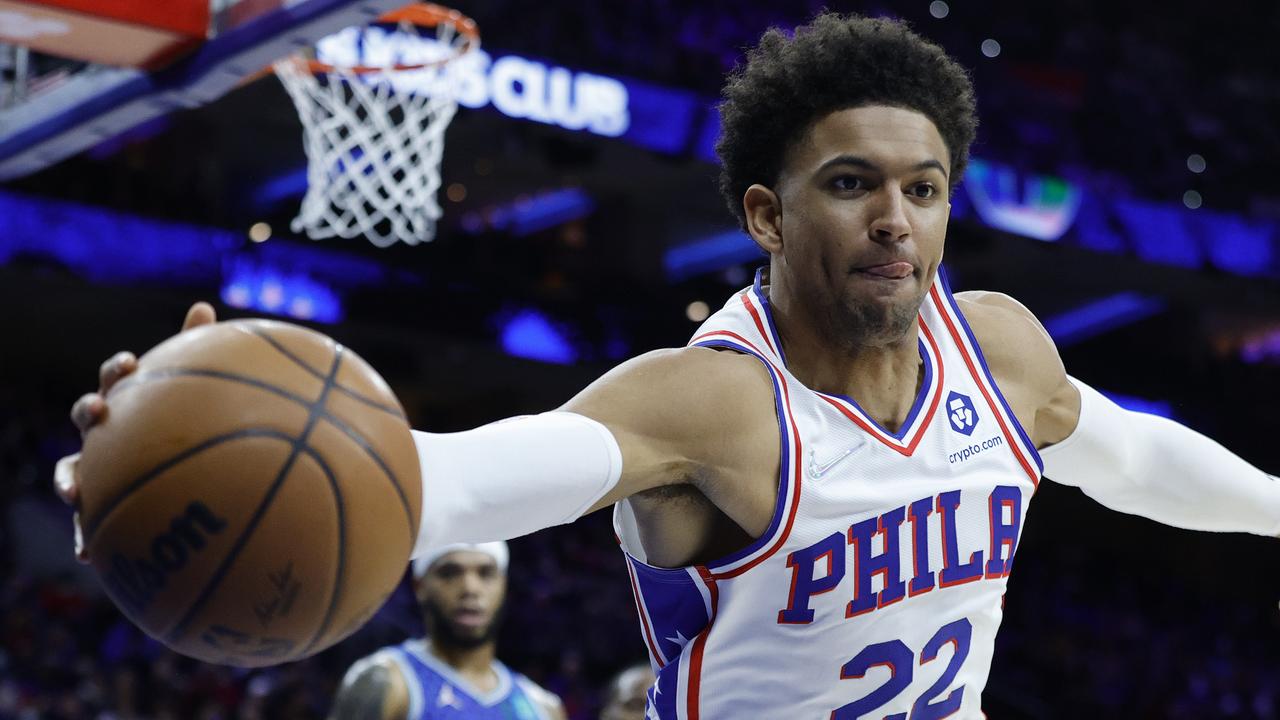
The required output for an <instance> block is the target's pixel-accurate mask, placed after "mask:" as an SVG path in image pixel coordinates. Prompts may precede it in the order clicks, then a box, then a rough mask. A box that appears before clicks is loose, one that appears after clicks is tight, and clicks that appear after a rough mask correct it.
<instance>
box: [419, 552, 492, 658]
mask: <svg viewBox="0 0 1280 720" xmlns="http://www.w3.org/2000/svg"><path fill="white" fill-rule="evenodd" d="M416 590H417V595H418V602H419V604H421V606H422V609H423V612H424V614H425V616H426V621H427V626H428V627H427V630H428V631H429V632H430V633H431V634H432V636H433V637H434V638H436V639H437V640H442V641H444V642H446V643H449V644H452V645H460V646H463V647H473V646H476V645H480V644H483V643H486V642H488V641H490V640H492V639H493V637H494V635H495V634H496V632H497V626H498V614H499V611H500V610H501V609H502V602H503V599H504V598H505V596H506V592H507V578H506V575H505V574H503V573H502V571H501V570H500V569H499V568H498V564H497V563H496V562H495V561H494V559H493V558H492V557H490V556H489V555H486V554H484V553H479V552H472V551H470V550H459V551H457V552H452V553H449V554H447V555H445V556H443V557H441V558H440V559H439V560H436V561H435V563H433V564H432V565H431V569H429V570H428V571H427V573H426V575H424V576H423V577H422V578H421V579H420V580H419V581H418V583H417V585H416Z"/></svg>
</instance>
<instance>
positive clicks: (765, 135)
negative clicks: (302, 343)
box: [59, 14, 1280, 720]
mask: <svg viewBox="0 0 1280 720" xmlns="http://www.w3.org/2000/svg"><path fill="white" fill-rule="evenodd" d="M720 111H721V117H722V120H723V133H722V137H721V139H720V142H719V145H718V146H717V150H718V152H719V155H720V158H721V160H722V162H723V166H722V174H721V187H722V189H723V192H724V194H725V196H726V199H727V200H728V201H729V205H730V208H731V210H732V211H733V212H734V214H735V215H736V216H737V219H738V221H739V223H740V224H741V226H742V227H743V228H744V229H745V230H746V231H747V232H748V233H750V235H751V237H752V238H753V239H754V240H755V242H756V243H757V244H758V245H759V246H760V248H761V249H763V250H764V251H765V252H767V253H768V256H769V259H768V266H767V267H766V268H763V269H762V270H761V272H760V273H759V274H758V275H757V277H756V281H755V283H754V284H753V285H752V286H751V287H748V288H745V289H744V290H742V291H741V292H739V293H736V294H734V295H733V296H732V297H730V298H729V300H728V302H726V303H725V305H724V307H723V308H722V309H721V310H719V311H718V312H716V313H715V314H714V315H712V316H711V317H710V318H708V320H707V321H706V322H705V323H704V324H703V325H702V326H701V327H700V328H699V329H698V331H697V332H696V333H695V335H694V337H693V339H692V340H691V341H690V342H689V345H688V347H684V348H680V349H671V350H659V351H655V352H651V353H647V354H645V355H642V356H640V357H637V358H635V359H632V360H630V361H628V362H626V363H623V364H622V365H621V366H619V367H617V368H615V369H614V370H612V371H611V372H609V373H607V374H606V375H604V376H603V377H602V378H600V379H599V380H597V381H596V382H594V383H593V384H591V385H590V386H588V387H587V388H586V389H585V390H583V391H582V392H581V393H579V394H578V395H577V396H576V397H574V398H573V399H571V400H570V401H569V402H568V403H566V404H565V405H564V406H562V407H561V408H560V409H559V411H557V412H550V413H545V414H543V415H538V416H533V417H526V418H521V419H517V420H513V421H510V422H504V423H498V424H494V425H489V426H485V427H482V428H478V429H476V430H472V431H468V432H462V433H453V434H446V435H435V434H429V433H416V434H415V440H416V442H417V444H418V448H419V451H420V459H421V466H422V470H423V472H422V475H423V478H424V482H425V485H426V486H425V487H424V493H425V497H427V498H430V500H429V501H427V502H424V503H423V505H424V508H425V510H424V513H425V515H424V519H423V521H422V528H423V531H422V534H421V537H420V538H419V547H418V548H417V550H416V552H418V553H425V552H428V551H429V550H430V549H431V548H432V547H436V546H439V545H443V544H447V543H453V542H480V541H488V540H495V539H499V538H510V537H515V536H519V535H522V534H524V533H527V532H532V531H535V530H538V529H540V528H543V527H547V526H551V525H555V524H557V523H564V522H570V521H572V520H574V519H576V518H577V517H579V516H580V515H582V514H583V513H585V512H590V511H592V510H596V509H600V508H604V507H608V506H610V505H613V506H614V517H615V526H616V529H617V534H618V536H619V537H620V539H621V543H622V547H623V549H624V550H625V551H626V553H627V568H628V571H629V572H630V573H631V575H632V583H633V587H634V589H635V591H636V596H637V597H636V600H637V607H638V609H639V613H640V621H641V623H640V625H641V628H640V629H641V634H642V637H643V638H644V642H645V644H646V646H647V647H648V650H649V652H650V654H651V655H652V658H653V662H654V663H655V666H656V667H658V668H660V670H659V672H658V681H657V683H656V684H655V685H654V686H653V688H652V689H651V690H650V692H649V709H648V714H649V716H650V717H656V718H664V719H665V718H699V717H703V718H780V717H787V718H792V717H805V718H812V717H831V718H837V719H839V718H855V717H875V718H880V717H886V716H889V717H894V718H902V717H905V716H906V715H907V714H908V713H909V714H910V715H911V717H912V718H913V720H921V719H923V718H941V717H954V718H960V719H961V720H972V719H975V718H980V717H982V713H981V710H980V703H981V692H982V688H983V685H984V684H985V683H986V680H987V674H988V671H989V669H990V665H991V655H992V650H993V645H994V639H995V633H996V629H997V627H998V626H999V623H1000V618H1001V612H1002V611H1001V603H1002V597H1003V595H1004V591H1005V587H1006V583H1007V582H1008V576H1009V573H1010V571H1011V569H1012V565H1013V558H1014V555H1015V551H1016V549H1017V544H1018V539H1019V537H1020V535H1021V531H1022V525H1023V522H1024V520H1025V519H1026V517H1027V508H1028V503H1029V502H1030V500H1031V497H1032V495H1033V493H1034V491H1035V489H1036V487H1037V485H1038V484H1039V483H1040V482H1041V476H1042V475H1046V476H1048V477H1050V478H1052V479H1053V480H1056V481H1058V482H1060V483H1066V484H1069V485H1073V486H1077V487H1080V488H1081V489H1082V490H1084V492H1086V493H1087V494H1088V495H1090V496H1091V497H1093V498H1095V499H1096V500H1098V501H1099V502H1101V503H1103V504H1104V505H1107V506H1109V507H1111V508H1114V509H1116V510H1119V511H1122V512H1127V513H1134V514H1138V515H1142V516H1145V517H1148V518H1152V519H1154V520H1158V521H1161V522H1164V523H1168V524H1171V525H1175V526H1179V527H1184V528H1191V529H1200V530H1212V531H1241V532H1252V533H1257V534H1263V535H1270V536H1275V535H1276V534H1277V533H1280V483H1278V482H1276V481H1275V480H1274V479H1273V478H1272V477H1271V476H1269V475H1267V474H1265V473H1264V472H1262V471H1261V470H1259V469H1257V468H1255V467H1252V466H1251V465H1249V464H1248V463H1246V462H1245V461H1244V460H1242V459H1240V458H1239V457H1237V456H1236V455H1234V454H1232V453H1231V452H1229V451H1228V450H1226V449H1225V448H1223V447H1222V446H1221V445H1219V444H1217V443H1216V442H1214V441H1212V440H1210V439H1208V438H1206V437H1204V436H1202V435H1199V434H1197V433H1196V432H1194V431H1192V430H1190V429H1188V428H1185V427H1183V426H1181V425H1178V424H1176V423H1174V422H1172V421H1168V420H1165V419H1162V418H1158V417H1153V416H1150V415H1144V414H1141V413H1135V412H1129V411H1126V410H1124V409H1122V408H1120V407H1119V406H1117V405H1115V404H1114V403H1112V402H1111V401H1109V400H1108V399H1107V398H1105V397H1104V396H1102V395H1101V394H1099V393H1098V392H1096V391H1095V390H1093V389H1091V388H1090V387H1089V386H1088V385H1086V384H1085V383H1083V382H1081V381H1079V380H1076V379H1074V378H1071V377H1069V376H1068V375H1067V373H1066V371H1065V370H1064V369H1063V366H1062V362H1061V360H1060V359H1059V356H1058V353H1057V350H1056V349H1055V348H1054V345H1053V343H1052V341H1051V340H1050V338H1049V336H1048V334H1047V333H1046V332H1045V331H1044V329H1043V328H1042V327H1041V325H1040V323H1039V322H1037V320H1036V318H1035V317H1034V316H1033V315H1032V314H1031V313H1030V312H1029V311H1028V310H1027V309H1026V308H1024V307H1023V306H1022V305H1020V304H1019V303H1018V302H1016V301H1015V300H1014V299H1012V298H1009V297H1007V296H1004V295H1000V294H995V293H985V292H968V293H960V294H956V295H953V294H952V292H951V290H950V288H949V287H948V286H947V282H946V279H945V275H944V274H943V273H942V272H941V270H940V265H941V262H942V256H943V247H944V238H945V236H946V229H947V220H948V215H949V212H950V207H951V205H950V202H949V199H950V197H951V193H952V192H953V191H954V189H955V186H956V183H958V182H959V181H960V178H961V176H962V175H963V173H964V169H965V164H966V163H967V161H968V157H969V147H970V144H971V143H972V141H973V138H974V135H975V130H976V125H977V120H976V117H975V102H974V95H973V89H972V86H971V84H970V81H969V79H968V77H967V75H966V73H965V71H964V70H963V69H962V68H961V67H960V66H959V65H958V64H956V63H955V62H954V61H953V60H952V59H950V58H949V57H947V56H946V55H945V53H944V52H943V51H942V50H941V49H940V48H938V47H937V46H935V45H933V44H931V43H928V42H927V41H925V40H923V39H921V38H920V37H919V36H917V35H915V34H914V33H912V32H910V31H909V29H908V28H907V27H906V26H905V25H904V24H902V23H898V22H894V21H891V20H882V19H865V18H859V17H848V16H838V15H832V14H824V15H821V16H819V17H817V18H816V19H815V20H814V21H813V22H812V23H810V24H809V25H807V26H805V27H801V28H798V29H797V30H796V31H795V33H794V35H789V34H787V33H784V32H782V31H779V30H770V31H768V32H766V33H765V34H764V36H763V37H762V38H761V40H760V43H759V44H758V45H757V46H756V47H755V48H754V49H752V50H751V51H750V52H749V54H748V57H747V62H746V63H745V65H744V66H742V67H741V68H739V69H738V70H736V71H735V72H734V73H733V74H732V75H731V76H730V77H729V79H728V82H727V84H726V87H725V91H724V101H723V103H722V105H721V106H720ZM212 319H213V314H212V311H211V308H209V307H208V306H207V305H203V304H202V305H197V306H196V307H194V308H193V309H192V312H191V313H190V315H189V322H190V324H199V323H202V322H208V321H211V320H212ZM134 362H135V361H134V360H133V358H132V356H130V355H121V356H118V357H117V358H116V359H114V360H112V361H109V362H108V363H107V364H106V366H105V367H104V371H103V373H102V374H103V388H104V389H105V388H107V387H109V386H110V385H111V384H112V383H113V382H114V381H115V380H116V379H118V378H119V377H120V376H122V375H124V374H127V373H128V372H130V371H131V370H132V368H133V367H134ZM104 407H105V405H104V403H103V400H102V398H101V397H100V396H99V395H97V394H91V395H88V396H86V397H85V398H83V399H82V400H81V401H79V402H78V404H77V406H76V408H75V409H74V410H73V416H74V417H75V419H76V420H77V422H78V423H79V424H80V426H81V427H88V426H90V425H91V424H92V423H93V422H96V421H98V420H99V419H101V417H102V416H103V408H104ZM74 462H75V461H74V458H68V459H67V460H66V461H64V462H63V463H62V467H61V471H60V474H59V475H60V478H61V480H60V485H61V487H62V492H63V494H64V497H66V498H67V499H68V501H71V502H74V500H75V489H74V485H75V482H74V469H75V464H74ZM82 552H83V551H82Z"/></svg>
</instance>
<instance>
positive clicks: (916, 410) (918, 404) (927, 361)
mask: <svg viewBox="0 0 1280 720" xmlns="http://www.w3.org/2000/svg"><path fill="white" fill-rule="evenodd" d="M916 342H917V343H919V353H920V359H921V360H923V361H924V381H923V382H921V383H920V391H919V392H917V393H916V401H915V403H914V404H912V406H911V412H909V413H907V417H906V419H905V420H903V421H902V425H901V426H900V427H899V428H898V432H896V433H894V432H889V431H888V430H886V429H885V427H884V426H883V425H881V424H880V423H878V422H876V419H875V418H873V417H871V415H870V414H869V413H867V411H866V410H863V409H862V406H861V405H859V404H858V401H857V400H854V399H853V398H851V397H849V396H848V395H836V394H832V393H824V392H819V391H817V390H814V391H813V392H815V393H817V394H819V395H825V396H827V397H830V398H839V399H840V400H843V401H845V402H847V403H849V404H850V405H852V406H853V407H854V408H856V409H857V411H858V414H859V415H861V416H862V417H863V418H864V419H865V420H866V421H867V422H869V423H871V424H872V425H874V426H875V427H876V429H877V430H879V431H880V432H882V433H884V434H885V435H888V436H889V437H891V438H893V439H894V440H897V441H899V442H901V441H902V440H903V439H904V438H906V436H907V433H908V432H910V430H911V428H912V426H913V425H915V422H916V416H917V415H919V414H920V410H922V409H923V408H924V404H925V400H927V399H928V398H929V395H930V390H932V389H933V358H932V357H931V356H930V355H929V351H928V350H927V349H926V347H925V343H924V338H917V339H916Z"/></svg>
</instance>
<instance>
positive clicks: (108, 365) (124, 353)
mask: <svg viewBox="0 0 1280 720" xmlns="http://www.w3.org/2000/svg"><path fill="white" fill-rule="evenodd" d="M136 369H138V358H137V357H135V356H134V354H133V353H131V352H129V351H128V350H121V351H120V352H118V353H116V354H115V355H112V356H111V358H110V359H108V360H107V361H106V362H104V363H102V367H100V368H98V392H99V393H100V394H102V395H106V394H107V391H108V390H110V389H111V386H112V385H115V384H116V382H117V381H118V380H120V378H122V377H124V376H125V375H128V374H129V373H131V372H133V371H134V370H136Z"/></svg>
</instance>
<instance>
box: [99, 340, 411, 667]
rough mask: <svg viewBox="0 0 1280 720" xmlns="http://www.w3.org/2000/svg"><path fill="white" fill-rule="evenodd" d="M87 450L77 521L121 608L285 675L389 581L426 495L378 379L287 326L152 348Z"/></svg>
mask: <svg viewBox="0 0 1280 720" xmlns="http://www.w3.org/2000/svg"><path fill="white" fill-rule="evenodd" d="M106 402H107V418H106V420H105V421H104V422H103V423H102V424H100V425H99V426H97V427H95V428H93V429H92V430H91V431H90V432H89V433H88V434H87V436H86V437H85V444H84V450H83V454H82V458H81V489H80V492H81V506H80V517H81V521H82V524H83V530H84V542H85V546H86V547H87V548H88V549H89V552H90V554H91V557H92V564H93V567H94V569H95V570H96V571H97V573H98V575H99V577H100V578H101V580H102V583H103V586H104V587H105V588H106V591H107V594H108V595H109V596H110V597H111V599H112V600H113V601H114V602H115V604H116V605H117V606H118V607H119V608H120V610H121V611H123V612H124V614H125V615H126V616H128V617H129V619H130V620H132V621H133V622H134V623H136V624H137V625H138V626H139V627H140V628H142V629H143V630H144V631H146V632H147V633H148V634H149V635H151V636H152V637H154V638H156V639H158V640H160V641H162V642H163V643H165V644H166V645H168V646H169V647H171V648H173V649H174V650H176V651H177V652H180V653H182V654H184V655H188V656H191V657H194V658H198V659H200V660H205V661H208V662H214V663H222V664H229V665H237V666H242V667H256V666H261V665H273V664H276V663H281V662H287V661H290V660H297V659H300V658H303V657H306V656H308V655H311V654H314V653H317V652H319V651H321V650H323V649H324V648H327V647H329V646H330V645H332V644H334V643H336V642H338V641H339V640H341V639H343V638H344V637H346V636H347V635H349V634H351V633H352V632H353V631H354V630H356V629H357V628H358V627H360V625H362V624H363V623H364V622H365V621H366V620H368V619H369V617H370V616H372V615H373V613H374V612H375V611H376V610H377V609H378V608H379V607H380V606H381V605H382V603H383V601H385V600H386V598H387V596H388V595H390V593H391V591H392V590H393V589H394V588H395V586H396V584H397V582H399V580H400V578H401V575H402V574H403V573H404V570H405V567H406V566H407V564H408V561H409V556H410V553H411V551H412V548H413V544H414V541H415V539H416V538H417V534H418V522H419V509H420V507H421V499H422V498H421V483H420V481H419V471H418V460H417V455H416V451H415V449H414V444H413V438H412V437H411V435H410V433H409V425H408V423H407V421H406V419H405V415H404V411H403V409H402V408H401V407H400V404H399V402H398V401H397V400H396V397H395V395H393V394H392V392H391V390H390V388H389V387H388V386H387V384H386V383H385V382H384V381H383V380H382V378H381V377H379V376H378V374H377V373H376V372H374V370H373V369H372V368H370V367H369V365H367V364H366V363H365V362H364V361H363V360H361V359H360V358H359V357H357V356H356V355H355V353H353V352H351V351H350V350H348V349H347V348H345V347H343V346H341V345H339V344H338V343H336V342H334V341H333V340H332V339H330V338H328V337H326V336H324V335H321V334H320V333H317V332H314V331H312V330H308V329H306V328H302V327H299V326H296V325H290V324H287V323H281V322H273V321H266V320H238V321H230V322H222V323H217V324H213V325H206V326H203V327H199V328H196V329H194V330H191V331H188V332H184V333H181V334H180V335H178V336H176V337H174V338H172V339H170V340H168V341H166V342H164V343H162V344H160V345H159V346H157V347H156V348H154V349H153V350H151V351H150V352H149V353H147V354H146V355H144V356H143V357H142V358H140V359H139V362H138V369H137V371H136V372H135V373H134V374H132V375H130V376H129V377H127V378H125V379H124V380H122V381H121V382H119V383H118V384H117V385H116V386H115V387H113V388H112V389H111V392H110V393H109V394H108V395H107V398H106Z"/></svg>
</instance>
